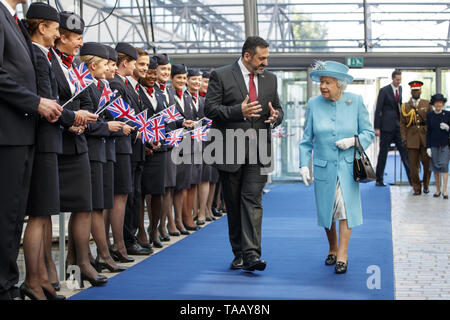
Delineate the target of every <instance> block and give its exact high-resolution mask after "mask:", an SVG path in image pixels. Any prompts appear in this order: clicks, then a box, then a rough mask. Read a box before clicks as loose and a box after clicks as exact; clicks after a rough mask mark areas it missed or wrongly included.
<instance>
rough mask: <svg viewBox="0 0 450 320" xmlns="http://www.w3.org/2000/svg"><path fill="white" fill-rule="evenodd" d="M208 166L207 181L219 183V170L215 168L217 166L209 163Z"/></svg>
mask: <svg viewBox="0 0 450 320" xmlns="http://www.w3.org/2000/svg"><path fill="white" fill-rule="evenodd" d="M209 166H210V167H211V180H210V181H209V182H212V183H219V180H220V175H219V170H217V168H216V167H214V166H213V165H211V164H210V165H209Z"/></svg>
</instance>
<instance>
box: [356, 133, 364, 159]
mask: <svg viewBox="0 0 450 320" xmlns="http://www.w3.org/2000/svg"><path fill="white" fill-rule="evenodd" d="M356 149H358V153H359V155H360V156H362V155H364V156H365V157H366V158H368V157H367V154H366V152H365V151H364V149H363V147H362V145H361V142H360V141H359V137H358V135H357V134H355V148H354V151H353V159H355V158H356Z"/></svg>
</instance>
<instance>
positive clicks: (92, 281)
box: [80, 272, 108, 288]
mask: <svg viewBox="0 0 450 320" xmlns="http://www.w3.org/2000/svg"><path fill="white" fill-rule="evenodd" d="M85 280H86V281H89V283H90V284H91V286H93V287H99V286H103V285H105V284H107V283H108V279H107V278H105V277H104V276H102V277H101V275H100V274H99V275H97V278H95V279H94V278H91V277H89V276H87V275H86V274H84V273H83V272H81V283H80V288H84V283H83V281H85Z"/></svg>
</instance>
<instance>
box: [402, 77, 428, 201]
mask: <svg viewBox="0 0 450 320" xmlns="http://www.w3.org/2000/svg"><path fill="white" fill-rule="evenodd" d="M409 85H410V86H411V90H419V89H420V87H421V86H422V85H421V82H420V81H412V82H410V83H409ZM430 110H432V108H431V106H430V102H429V101H428V100H424V99H420V98H419V99H417V100H415V99H413V98H411V99H410V100H409V101H408V102H407V103H405V104H403V105H402V108H401V115H400V133H401V136H402V140H403V141H404V142H405V143H406V148H407V150H408V157H409V161H410V166H411V174H410V176H411V185H412V187H413V188H414V194H415V195H419V194H420V193H421V181H420V177H419V170H420V162H421V163H422V166H423V169H424V173H423V179H422V183H423V190H424V193H428V185H429V182H430V176H431V174H430V158H429V157H428V155H427V148H426V147H427V144H426V136H427V126H426V121H427V112H428V111H430Z"/></svg>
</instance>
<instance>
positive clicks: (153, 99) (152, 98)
mask: <svg viewBox="0 0 450 320" xmlns="http://www.w3.org/2000/svg"><path fill="white" fill-rule="evenodd" d="M144 92H145V95H146V96H147V98H148V100H150V102H151V103H152V107H153V110H154V111H156V108H157V107H158V100H157V99H156V94H155V91H154V90H153V93H152V95H149V94H148V92H147V88H145V87H144Z"/></svg>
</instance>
